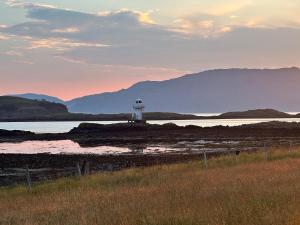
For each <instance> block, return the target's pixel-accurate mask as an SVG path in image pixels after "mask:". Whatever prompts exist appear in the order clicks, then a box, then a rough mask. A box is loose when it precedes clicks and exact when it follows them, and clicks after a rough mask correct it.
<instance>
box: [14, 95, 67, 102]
mask: <svg viewBox="0 0 300 225" xmlns="http://www.w3.org/2000/svg"><path fill="white" fill-rule="evenodd" d="M13 96H15V97H20V98H27V99H31V100H45V101H48V102H54V103H61V104H64V103H65V102H64V101H63V100H61V99H59V98H57V97H53V96H49V95H42V94H34V93H26V94H18V95H13Z"/></svg>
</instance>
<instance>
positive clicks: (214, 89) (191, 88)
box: [66, 68, 300, 114]
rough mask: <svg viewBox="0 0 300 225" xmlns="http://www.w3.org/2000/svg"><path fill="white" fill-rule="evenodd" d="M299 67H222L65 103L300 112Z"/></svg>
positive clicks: (111, 109) (73, 107)
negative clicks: (139, 100) (136, 103)
mask: <svg viewBox="0 0 300 225" xmlns="http://www.w3.org/2000/svg"><path fill="white" fill-rule="evenodd" d="M299 96H300V69H298V68H283V69H222V70H210V71H205V72H201V73H195V74H190V75H186V76H183V77H179V78H176V79H171V80H166V81H145V82H140V83H137V84H135V85H133V86H132V87H130V88H128V89H123V90H120V91H117V92H111V93H102V94H97V95H91V96H85V97H81V98H77V99H73V100H71V101H68V102H66V104H67V106H68V109H69V111H70V112H81V113H93V114H97V113H119V112H130V111H131V106H132V103H133V101H134V100H135V99H136V98H142V99H143V100H144V102H145V104H146V110H147V111H150V112H151V111H153V112H179V113H184V112H229V111H243V110H246V109H257V108H273V109H274V108H275V109H279V110H282V111H299V106H300V98H299Z"/></svg>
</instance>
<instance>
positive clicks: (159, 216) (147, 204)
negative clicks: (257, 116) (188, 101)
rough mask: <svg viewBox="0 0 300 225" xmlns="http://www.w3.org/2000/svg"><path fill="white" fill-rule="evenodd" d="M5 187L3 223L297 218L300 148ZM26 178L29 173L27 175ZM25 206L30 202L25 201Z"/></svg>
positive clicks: (258, 222) (257, 222)
mask: <svg viewBox="0 0 300 225" xmlns="http://www.w3.org/2000/svg"><path fill="white" fill-rule="evenodd" d="M269 157H270V158H269V160H268V161H265V154H264V153H263V152H258V153H254V154H248V153H241V154H240V155H239V156H236V155H233V154H231V155H226V156H223V157H220V158H209V160H208V168H205V167H204V163H203V161H202V160H201V161H200V157H199V160H196V161H194V162H190V163H181V164H174V165H164V166H154V167H146V168H136V169H129V170H123V171H118V172H108V173H99V174H94V175H91V176H87V177H80V178H65V179H61V180H57V181H54V182H42V183H40V184H34V186H33V189H32V193H29V192H28V190H27V188H26V186H17V187H11V188H2V189H0V210H1V213H2V214H1V217H0V224H15V225H18V224H20V225H23V224H57V225H62V224H64V225H74V224H98V225H108V224H109V225H121V224H122V225H142V224H144V225H146V224H150V225H154V224H160V225H162V224H164V225H175V224H176V225H177V224H181V225H192V224H195V225H196V224H210V225H220V224H228V225H229V224H230V225H241V224H243V225H262V224H272V225H282V224H286V225H296V224H299V223H300V219H299V213H300V208H299V204H300V198H299V197H298V196H299V195H300V188H299V186H300V172H299V162H300V161H299V157H300V155H299V149H293V151H292V152H289V151H288V150H287V149H282V150H281V151H272V152H270V155H269ZM24 181H25V178H24ZM24 206H26V207H25V208H24Z"/></svg>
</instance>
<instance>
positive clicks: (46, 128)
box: [0, 118, 300, 133]
mask: <svg viewBox="0 0 300 225" xmlns="http://www.w3.org/2000/svg"><path fill="white" fill-rule="evenodd" d="M274 120H276V121H285V122H300V118H284V119H277V118H274V119H209V120H152V121H148V123H151V124H165V123H175V124H177V125H179V126H186V125H196V126H201V127H212V126H220V125H222V126H239V125H243V124H254V123H260V122H269V121H274ZM83 122H86V121H76V122H72V121H71V122H0V129H5V130H26V131H32V132H36V133H61V132H68V131H69V130H71V129H72V128H74V127H77V126H78V125H79V124H80V123H83ZM120 122H124V121H89V123H98V124H112V123H120Z"/></svg>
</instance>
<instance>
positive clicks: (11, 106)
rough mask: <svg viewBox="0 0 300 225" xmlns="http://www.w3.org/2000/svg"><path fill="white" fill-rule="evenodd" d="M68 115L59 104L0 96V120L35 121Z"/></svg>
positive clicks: (65, 108)
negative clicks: (20, 119) (19, 119)
mask: <svg viewBox="0 0 300 225" xmlns="http://www.w3.org/2000/svg"><path fill="white" fill-rule="evenodd" d="M65 114H68V109H67V107H66V106H65V105H63V104H60V103H52V102H47V101H38V100H31V99H25V98H20V97H13V96H0V119H2V120H4V119H15V118H22V119H35V118H42V117H49V116H51V117H52V116H53V117H54V116H59V115H65Z"/></svg>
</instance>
